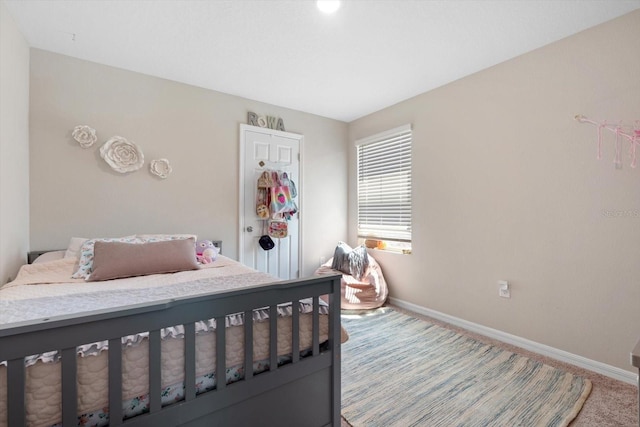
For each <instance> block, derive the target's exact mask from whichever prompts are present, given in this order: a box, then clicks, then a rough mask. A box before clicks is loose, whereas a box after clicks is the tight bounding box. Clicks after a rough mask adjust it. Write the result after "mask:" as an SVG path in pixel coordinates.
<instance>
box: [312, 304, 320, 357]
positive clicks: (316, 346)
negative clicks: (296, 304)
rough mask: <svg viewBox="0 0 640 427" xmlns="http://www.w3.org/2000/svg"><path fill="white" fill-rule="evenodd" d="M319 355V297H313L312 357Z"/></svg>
mask: <svg viewBox="0 0 640 427" xmlns="http://www.w3.org/2000/svg"><path fill="white" fill-rule="evenodd" d="M318 354H320V297H318V296H315V297H313V355H314V356H317V355H318Z"/></svg>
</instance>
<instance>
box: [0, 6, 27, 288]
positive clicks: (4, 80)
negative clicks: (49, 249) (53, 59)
mask: <svg viewBox="0 0 640 427" xmlns="http://www.w3.org/2000/svg"><path fill="white" fill-rule="evenodd" d="M0 93H2V96H1V97H0V285H2V284H4V283H5V282H7V280H8V278H9V277H15V275H16V272H17V270H18V267H19V266H20V265H22V264H24V262H25V261H26V252H27V250H28V249H29V45H28V44H27V41H26V40H25V39H24V37H23V36H22V34H21V33H20V31H19V30H18V27H17V26H16V24H15V23H14V22H13V19H12V18H11V16H10V15H9V12H8V11H7V9H6V7H5V5H4V3H2V2H0Z"/></svg>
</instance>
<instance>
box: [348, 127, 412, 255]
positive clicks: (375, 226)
mask: <svg viewBox="0 0 640 427" xmlns="http://www.w3.org/2000/svg"><path fill="white" fill-rule="evenodd" d="M356 145H357V150H358V237H359V238H361V239H369V240H379V241H381V242H383V243H381V245H378V247H385V248H387V249H391V250H393V249H395V250H398V251H403V252H410V251H411V126H410V125H406V126H402V127H399V128H396V129H392V130H389V131H387V132H383V133H380V134H377V135H374V136H371V137H369V138H365V139H361V140H359V141H356Z"/></svg>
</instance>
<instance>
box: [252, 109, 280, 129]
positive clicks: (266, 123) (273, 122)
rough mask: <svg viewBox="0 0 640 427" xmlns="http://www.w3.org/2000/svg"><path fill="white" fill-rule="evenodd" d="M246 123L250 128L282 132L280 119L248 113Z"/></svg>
mask: <svg viewBox="0 0 640 427" xmlns="http://www.w3.org/2000/svg"><path fill="white" fill-rule="evenodd" d="M247 123H248V124H250V125H252V126H260V127H261V128H269V129H276V130H281V131H284V122H283V121H282V119H281V118H280V117H273V116H258V115H257V114H256V113H254V112H251V111H249V113H248V114H247Z"/></svg>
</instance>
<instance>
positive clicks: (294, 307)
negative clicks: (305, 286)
mask: <svg viewBox="0 0 640 427" xmlns="http://www.w3.org/2000/svg"><path fill="white" fill-rule="evenodd" d="M299 360H300V301H292V302H291V362H292V363H296V362H298V361H299Z"/></svg>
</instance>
